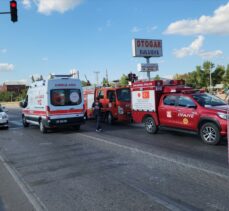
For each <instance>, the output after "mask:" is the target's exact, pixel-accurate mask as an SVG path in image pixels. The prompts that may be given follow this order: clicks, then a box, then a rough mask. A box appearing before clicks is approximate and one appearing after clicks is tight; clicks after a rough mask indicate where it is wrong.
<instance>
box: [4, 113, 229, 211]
mask: <svg viewBox="0 0 229 211" xmlns="http://www.w3.org/2000/svg"><path fill="white" fill-rule="evenodd" d="M9 115H10V122H11V123H10V128H9V130H4V129H1V130H0V156H1V159H0V162H1V163H2V164H4V166H3V167H4V168H2V169H4V170H5V171H6V173H7V172H8V173H10V176H9V177H8V179H11V180H12V181H14V182H15V183H16V184H17V185H14V186H13V187H10V186H7V187H9V188H8V190H7V187H6V188H5V189H4V188H0V210H22V209H23V210H32V209H34V210H55V211H56V210H65V211H67V210H99V211H101V210H182V211H183V210H228V209H229V171H228V163H227V143H226V141H224V142H222V143H221V144H220V145H218V146H208V145H205V144H203V143H202V142H201V141H200V139H199V138H198V137H196V136H193V135H187V134H182V133H175V132H168V131H160V132H159V134H156V135H149V134H146V133H145V131H144V129H143V128H141V127H135V126H128V125H124V124H115V125H113V126H107V125H103V129H104V132H103V133H96V132H95V122H94V121H88V122H87V123H86V124H85V125H84V126H82V129H81V130H80V131H74V130H72V129H66V130H58V131H53V132H50V133H48V134H41V133H40V131H39V129H38V127H36V126H32V127H29V128H23V127H22V125H21V122H20V111H19V109H10V111H9ZM0 168H1V166H0ZM10 177H12V178H10ZM0 181H2V175H1V174H0ZM0 186H2V185H0ZM11 186H12V185H11ZM17 186H18V187H17ZM14 188H15V189H16V188H17V189H18V190H17V191H21V193H22V195H23V196H24V197H23V198H22V199H20V198H17V197H16V196H17V194H11V195H10V194H6V191H8V192H9V191H12V192H14ZM15 191H16V190H15ZM25 198H26V199H27V204H26V203H25V202H24V201H25ZM20 200H21V202H23V203H19V202H20ZM18 201H19V202H18ZM15 204H17V206H15ZM20 206H21V207H20ZM23 206H24V208H23ZM15 207H17V208H16V209H15ZM31 207H32V208H31Z"/></svg>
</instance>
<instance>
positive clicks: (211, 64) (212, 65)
mask: <svg viewBox="0 0 229 211" xmlns="http://www.w3.org/2000/svg"><path fill="white" fill-rule="evenodd" d="M213 67H214V64H213V63H210V93H212V68H213Z"/></svg>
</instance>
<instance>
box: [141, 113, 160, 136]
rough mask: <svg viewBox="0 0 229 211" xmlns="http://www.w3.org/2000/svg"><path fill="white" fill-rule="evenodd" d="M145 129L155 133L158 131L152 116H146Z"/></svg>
mask: <svg viewBox="0 0 229 211" xmlns="http://www.w3.org/2000/svg"><path fill="white" fill-rule="evenodd" d="M144 124H145V129H146V132H147V133H150V134H155V133H157V131H158V127H157V126H156V124H155V121H154V119H153V118H152V117H146V118H145V120H144Z"/></svg>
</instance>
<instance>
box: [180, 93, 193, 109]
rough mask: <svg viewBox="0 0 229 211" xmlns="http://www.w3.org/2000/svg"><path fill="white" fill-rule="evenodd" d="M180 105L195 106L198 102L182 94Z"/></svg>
mask: <svg viewBox="0 0 229 211" xmlns="http://www.w3.org/2000/svg"><path fill="white" fill-rule="evenodd" d="M178 106H181V107H189V108H194V107H195V106H196V104H195V103H194V102H193V100H192V99H191V98H189V97H185V96H180V97H179V100H178Z"/></svg>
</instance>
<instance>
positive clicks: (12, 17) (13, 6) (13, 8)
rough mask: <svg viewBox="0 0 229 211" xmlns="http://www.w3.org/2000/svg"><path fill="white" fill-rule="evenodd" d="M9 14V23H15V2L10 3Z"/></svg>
mask: <svg viewBox="0 0 229 211" xmlns="http://www.w3.org/2000/svg"><path fill="white" fill-rule="evenodd" d="M10 14H11V21H12V22H17V2H16V1H14V0H12V1H10Z"/></svg>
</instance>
